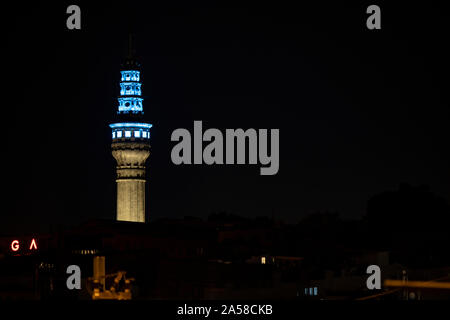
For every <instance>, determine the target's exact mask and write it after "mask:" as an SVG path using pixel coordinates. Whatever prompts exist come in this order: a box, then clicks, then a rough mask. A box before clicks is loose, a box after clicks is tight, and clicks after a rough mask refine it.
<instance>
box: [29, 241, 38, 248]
mask: <svg viewBox="0 0 450 320" xmlns="http://www.w3.org/2000/svg"><path fill="white" fill-rule="evenodd" d="M33 247H34V250H37V244H36V240H34V239H33V240H31V244H30V250H31V249H32V248H33Z"/></svg>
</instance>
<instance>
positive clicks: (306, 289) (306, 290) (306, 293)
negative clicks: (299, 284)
mask: <svg viewBox="0 0 450 320" xmlns="http://www.w3.org/2000/svg"><path fill="white" fill-rule="evenodd" d="M307 295H308V288H305V296H307Z"/></svg>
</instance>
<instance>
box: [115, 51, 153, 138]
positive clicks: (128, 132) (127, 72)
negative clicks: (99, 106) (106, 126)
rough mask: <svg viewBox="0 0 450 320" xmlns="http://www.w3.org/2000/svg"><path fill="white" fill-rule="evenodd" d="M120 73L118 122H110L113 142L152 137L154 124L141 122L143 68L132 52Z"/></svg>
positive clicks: (142, 112)
mask: <svg viewBox="0 0 450 320" xmlns="http://www.w3.org/2000/svg"><path fill="white" fill-rule="evenodd" d="M120 73H121V78H120V95H119V97H118V99H117V100H118V110H117V117H116V118H117V123H113V124H110V127H111V129H112V138H113V142H114V141H116V140H119V141H123V140H124V139H132V140H135V139H150V128H151V127H152V125H151V124H148V123H142V122H141V121H142V116H143V115H144V108H143V101H144V99H143V98H142V96H141V94H142V89H141V86H142V83H141V68H140V64H139V62H137V61H136V59H134V58H133V57H132V55H131V52H130V55H129V56H128V59H127V60H126V61H125V63H124V64H123V65H122V70H121V71H120Z"/></svg>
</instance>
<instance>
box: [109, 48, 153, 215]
mask: <svg viewBox="0 0 450 320" xmlns="http://www.w3.org/2000/svg"><path fill="white" fill-rule="evenodd" d="M120 73H121V79H120V96H119V97H118V110H117V114H116V121H115V122H114V123H112V124H110V125H109V126H110V127H111V129H112V144H111V148H112V155H113V157H114V158H115V159H116V162H117V166H116V173H117V179H116V183H117V217H116V219H117V220H118V221H132V222H145V189H146V187H145V162H146V160H147V158H148V157H149V155H150V128H151V127H152V125H151V124H149V123H145V122H144V121H143V115H144V110H143V100H144V99H143V98H142V96H141V86H142V83H141V66H140V64H139V63H138V62H137V60H136V59H135V58H134V57H133V54H132V52H131V45H130V52H129V55H128V58H127V60H126V61H125V63H124V64H123V65H122V71H120Z"/></svg>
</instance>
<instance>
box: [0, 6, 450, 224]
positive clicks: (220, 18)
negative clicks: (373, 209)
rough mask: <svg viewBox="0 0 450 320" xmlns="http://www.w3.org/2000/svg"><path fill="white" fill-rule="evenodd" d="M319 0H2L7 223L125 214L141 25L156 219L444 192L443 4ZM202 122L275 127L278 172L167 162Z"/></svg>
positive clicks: (288, 217)
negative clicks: (129, 95) (123, 106)
mask: <svg viewBox="0 0 450 320" xmlns="http://www.w3.org/2000/svg"><path fill="white" fill-rule="evenodd" d="M162 3H164V4H162ZM315 3H316V4H315V5H314V6H313V5H297V6H295V7H288V6H286V4H285V5H283V6H275V2H272V3H267V4H266V5H263V4H261V5H260V6H259V5H258V6H256V5H255V4H254V5H247V6H245V5H243V4H240V5H233V4H230V3H228V2H223V3H220V4H218V3H216V2H214V3H211V2H205V3H202V4H192V3H191V2H187V1H184V2H183V3H181V4H176V3H171V4H166V2H165V1H164V2H161V3H159V4H158V3H157V2H156V1H146V2H142V3H141V2H139V1H129V2H120V3H119V2H117V3H114V4H112V3H110V2H104V3H98V4H95V5H93V4H92V3H91V2H88V1H82V2H79V1H78V2H73V3H72V2H62V3H60V4H50V3H49V4H38V3H35V2H34V3H17V4H14V5H8V6H6V7H3V9H2V11H3V13H4V14H3V15H2V19H3V20H2V24H4V25H5V26H3V27H2V33H3V36H2V42H3V45H2V48H3V50H2V51H3V52H6V57H4V58H2V59H3V61H2V62H3V63H2V69H3V70H2V74H3V80H4V84H3V92H2V97H3V99H2V120H3V121H2V129H3V130H2V132H3V147H2V156H1V164H2V169H3V170H2V184H3V186H6V188H3V191H2V199H1V200H2V202H1V203H2V210H1V215H2V218H1V219H2V220H1V221H2V222H1V224H0V233H10V232H16V231H22V232H31V231H37V230H44V229H46V228H48V226H49V225H50V224H77V223H80V222H82V221H85V220H87V219H89V218H107V219H114V218H115V204H116V199H115V161H114V159H113V157H112V155H111V149H110V144H111V130H110V128H109V127H108V124H109V123H110V122H111V121H112V119H113V116H114V113H115V112H116V110H117V96H118V95H119V80H120V73H119V71H120V64H121V63H122V62H123V59H124V58H125V57H126V54H127V51H128V48H127V47H128V34H129V33H130V32H132V33H133V34H134V36H135V39H136V41H135V43H136V44H135V50H136V54H137V56H138V58H139V60H140V62H141V64H142V67H143V71H142V80H143V95H144V98H145V100H144V111H145V120H146V121H148V122H149V123H152V124H153V128H152V130H151V132H152V137H151V152H152V153H151V155H150V160H149V162H148V166H147V176H148V181H149V183H148V186H149V189H148V202H147V210H148V212H147V214H148V215H149V217H150V219H154V218H161V217H183V216H185V215H193V216H199V217H206V216H207V215H208V214H210V213H212V212H221V211H226V212H229V213H234V214H238V215H242V216H246V217H255V216H260V215H268V216H272V215H274V216H275V217H277V218H280V219H283V220H285V221H287V222H297V221H299V220H300V219H301V218H302V217H304V216H306V215H307V214H310V213H312V212H316V211H337V212H339V213H340V215H341V216H342V217H343V218H352V219H353V218H360V217H362V216H363V215H364V214H365V213H366V204H367V200H368V199H369V198H370V197H371V196H373V195H375V194H377V193H380V192H383V191H386V190H395V189H397V188H398V186H399V184H400V183H409V184H412V185H421V184H425V185H428V186H430V188H431V190H432V191H433V192H435V193H436V194H438V195H440V196H443V197H445V198H446V199H447V200H450V161H449V160H450V154H449V148H448V139H449V137H450V135H449V131H450V126H449V120H450V112H449V110H450V105H449V94H448V88H449V83H448V77H449V73H448V71H447V70H448V62H447V61H448V59H449V57H450V54H449V50H448V39H449V32H448V11H446V10H444V9H445V8H442V7H439V5H440V3H437V4H436V3H430V2H428V1H427V2H421V3H420V4H419V5H412V4H411V3H410V2H406V1H405V2H397V1H396V6H395V7H394V6H393V4H385V3H381V2H376V3H375V2H373V3H372V2H359V3H356V2H355V3H354V4H353V5H350V4H343V3H341V1H339V2H337V1H334V2H331V1H330V2H329V3H325V2H315ZM71 4H78V5H79V6H80V7H81V12H82V19H81V20H82V21H81V24H82V29H81V30H79V31H78V30H68V29H67V28H66V19H67V17H68V15H67V14H66V8H67V6H68V5H71ZM370 4H379V5H380V7H381V10H382V29H381V30H374V31H371V30H368V29H367V28H366V19H367V16H368V15H367V14H366V8H367V6H368V5H370ZM2 6H3V5H2ZM5 80H6V81H5ZM194 120H202V121H203V127H204V130H205V129H207V128H218V129H220V130H223V131H224V130H225V129H226V128H233V129H234V128H243V129H247V128H255V129H258V128H267V129H271V128H279V129H280V170H279V172H278V174H277V175H275V176H260V175H259V168H260V165H239V166H238V165H234V166H218V165H215V166H207V165H202V166H194V165H191V166H186V165H185V166H176V165H174V164H172V162H171V158H170V153H171V149H172V147H173V146H174V145H175V142H171V141H170V136H171V133H172V131H173V130H175V129H177V128H187V129H188V130H190V131H191V132H193V121H194ZM424 217H426V213H424Z"/></svg>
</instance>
